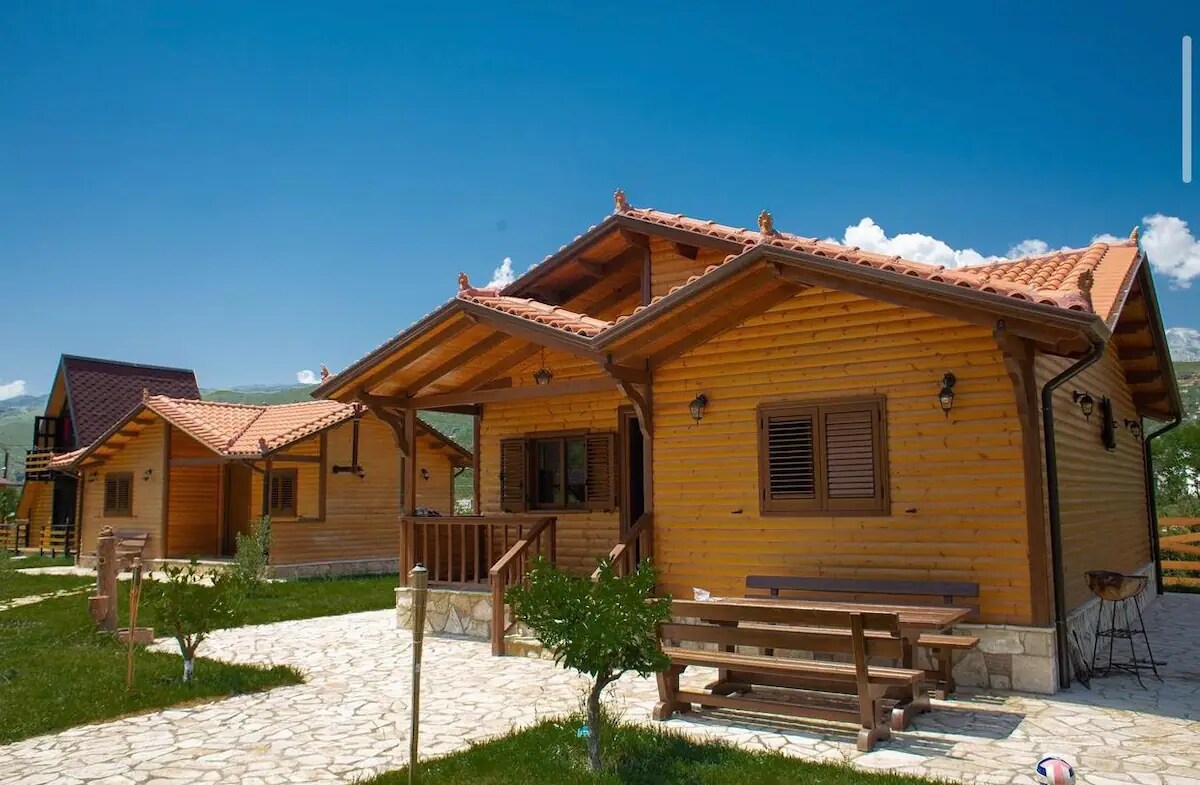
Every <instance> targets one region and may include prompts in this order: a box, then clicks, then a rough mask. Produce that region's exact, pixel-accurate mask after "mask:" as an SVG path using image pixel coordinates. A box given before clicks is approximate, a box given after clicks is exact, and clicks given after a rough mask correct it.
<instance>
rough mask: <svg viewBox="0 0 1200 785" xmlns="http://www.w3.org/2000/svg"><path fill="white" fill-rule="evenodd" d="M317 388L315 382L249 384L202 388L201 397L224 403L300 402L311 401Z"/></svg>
mask: <svg viewBox="0 0 1200 785" xmlns="http://www.w3.org/2000/svg"><path fill="white" fill-rule="evenodd" d="M316 388H317V386H316V385H315V384H274V385H272V384H247V385H244V386H241V387H229V388H227V389H219V390H205V389H201V390H200V397H201V398H203V399H204V400H206V401H222V402H224V403H256V404H276V403H299V402H301V401H311V400H312V394H311V393H312V391H313V390H315V389H316Z"/></svg>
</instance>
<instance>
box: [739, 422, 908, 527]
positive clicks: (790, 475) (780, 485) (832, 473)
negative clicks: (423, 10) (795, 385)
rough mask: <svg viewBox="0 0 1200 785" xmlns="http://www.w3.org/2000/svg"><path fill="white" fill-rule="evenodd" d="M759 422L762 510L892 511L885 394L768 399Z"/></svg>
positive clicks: (780, 511) (778, 511) (812, 511)
mask: <svg viewBox="0 0 1200 785" xmlns="http://www.w3.org/2000/svg"><path fill="white" fill-rule="evenodd" d="M758 428H759V486H760V494H761V509H762V511H763V512H768V513H770V512H774V513H788V512H795V513H830V514H848V513H877V512H886V511H887V508H888V504H887V483H888V477H887V442H886V438H885V428H884V401H883V399H882V398H870V399H865V400H853V401H847V402H845V403H843V402H835V401H830V402H827V403H826V402H813V403H805V404H802V405H793V404H770V405H764V406H763V407H761V408H760V410H759V422H758Z"/></svg>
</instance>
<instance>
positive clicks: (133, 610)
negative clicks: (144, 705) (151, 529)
mask: <svg viewBox="0 0 1200 785" xmlns="http://www.w3.org/2000/svg"><path fill="white" fill-rule="evenodd" d="M141 600H142V560H141V558H140V557H136V556H135V557H134V559H133V580H131V581H130V583H129V638H128V648H127V649H126V654H125V691H126V692H129V691H130V690H131V689H133V644H134V640H135V639H136V638H137V619H138V604H139V603H140V602H141Z"/></svg>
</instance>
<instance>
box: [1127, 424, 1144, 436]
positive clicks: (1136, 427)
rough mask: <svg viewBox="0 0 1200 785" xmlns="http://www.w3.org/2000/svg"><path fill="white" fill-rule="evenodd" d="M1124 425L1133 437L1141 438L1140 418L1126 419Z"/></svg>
mask: <svg viewBox="0 0 1200 785" xmlns="http://www.w3.org/2000/svg"><path fill="white" fill-rule="evenodd" d="M1125 427H1126V428H1128V429H1129V432H1130V433H1132V434H1133V438H1135V439H1140V438H1142V421H1141V420H1126V421H1125Z"/></svg>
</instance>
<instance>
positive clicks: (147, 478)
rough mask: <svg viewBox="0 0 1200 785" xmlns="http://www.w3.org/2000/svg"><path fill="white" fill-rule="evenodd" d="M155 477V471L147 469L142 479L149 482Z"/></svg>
mask: <svg viewBox="0 0 1200 785" xmlns="http://www.w3.org/2000/svg"><path fill="white" fill-rule="evenodd" d="M153 475H154V470H153V469H147V470H146V471H144V472H142V479H143V480H149V479H150V478H151V477H152V476H153Z"/></svg>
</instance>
